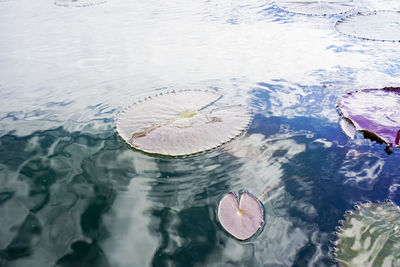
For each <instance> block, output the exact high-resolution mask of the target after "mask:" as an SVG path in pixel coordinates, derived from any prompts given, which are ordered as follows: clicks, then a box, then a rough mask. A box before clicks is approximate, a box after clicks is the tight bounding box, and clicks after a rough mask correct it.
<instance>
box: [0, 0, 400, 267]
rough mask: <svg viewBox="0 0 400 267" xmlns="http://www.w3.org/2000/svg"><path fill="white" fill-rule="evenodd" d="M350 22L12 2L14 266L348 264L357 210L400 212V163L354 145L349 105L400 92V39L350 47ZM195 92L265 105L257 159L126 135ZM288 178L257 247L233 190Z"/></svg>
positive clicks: (275, 194) (7, 140) (391, 4)
mask: <svg viewBox="0 0 400 267" xmlns="http://www.w3.org/2000/svg"><path fill="white" fill-rule="evenodd" d="M97 1H98V2H101V1H100V0H97ZM356 5H357V6H358V9H359V10H361V11H371V10H375V9H378V10H399V9H400V3H399V2H398V1H382V0H380V1H372V0H368V1H357V2H356ZM339 17H340V16H326V17H316V16H305V15H295V14H291V13H287V12H284V11H281V10H280V9H278V8H277V7H276V5H275V4H274V2H272V1H259V0H244V1H229V0H219V1H206V0H193V1H181V0H169V1H161V0H149V1H122V0H109V1H108V2H106V3H103V4H99V5H93V6H90V7H84V8H77V7H61V6H57V5H55V4H54V2H53V1H51V0H35V1H29V0H10V1H0V100H1V110H0V171H1V172H0V265H1V266H12V267H14V266H23V267H25V266H32V267H33V266H39V267H41V266H117V267H118V266H121V267H122V266H149V265H151V266H336V263H335V262H334V261H333V260H332V258H331V256H330V252H329V250H330V247H331V244H330V241H332V240H334V235H333V232H334V230H335V227H336V226H338V225H339V223H338V221H339V220H340V219H342V218H343V213H344V212H345V211H346V210H349V209H351V208H352V207H353V205H354V204H356V203H358V202H363V201H367V200H371V201H382V200H384V199H387V198H389V199H392V200H393V201H394V202H395V203H397V204H400V194H399V193H398V191H397V189H398V188H399V186H400V167H399V161H400V153H399V151H394V153H392V154H391V155H388V154H387V153H386V152H385V151H384V148H385V146H384V145H381V144H377V143H375V142H371V141H369V140H365V139H363V138H362V135H361V134H359V135H357V138H356V139H355V140H351V139H349V138H348V137H346V136H345V135H344V134H343V133H342V131H341V129H340V126H339V123H338V122H339V119H340V116H339V114H338V112H337V110H336V107H335V105H336V102H337V99H338V97H339V96H341V95H342V94H344V93H346V92H349V91H353V90H356V89H361V88H380V87H385V86H399V84H400V53H399V49H400V44H399V43H388V42H372V41H365V40H361V39H354V38H349V37H347V36H345V35H343V34H340V33H338V32H336V31H335V30H334V23H335V22H336V20H337V19H338V18H339ZM186 88H199V89H209V90H214V91H216V92H218V93H221V94H223V95H224V97H223V98H222V99H221V102H222V101H224V102H226V103H230V104H231V103H242V104H245V105H246V106H247V107H248V108H249V110H251V112H252V113H253V114H254V118H253V122H252V124H251V125H250V127H249V129H248V131H247V133H246V135H245V136H243V137H242V139H241V140H248V141H247V142H248V143H250V144H253V148H254V149H253V150H254V151H255V152H254V151H253V152H254V153H255V155H254V157H253V156H250V157H236V156H234V155H232V154H230V153H228V152H229V149H227V148H225V147H222V148H218V149H216V150H213V151H211V152H207V153H203V154H199V155H196V156H192V157H187V158H178V159H175V158H165V157H154V156H149V155H146V154H143V153H141V152H138V151H134V150H132V149H130V148H129V147H128V146H127V145H125V144H124V143H123V141H122V140H121V139H120V138H118V136H117V134H116V133H115V130H114V121H115V118H116V116H117V114H118V113H119V111H121V110H122V109H123V108H124V107H126V106H128V105H129V104H131V103H133V102H136V101H138V100H139V99H142V98H144V97H146V96H149V95H155V94H157V93H159V92H163V91H169V90H174V89H175V90H176V89H186ZM243 149H244V150H245V149H246V147H244V148H243ZM293 178H296V179H293ZM285 179H292V180H290V181H288V182H286V183H284V184H283V185H281V186H280V187H278V188H276V189H274V190H273V191H271V192H270V193H269V194H267V195H266V196H265V198H264V200H263V203H264V206H265V212H266V215H265V220H266V223H265V225H264V227H263V229H262V231H260V232H259V233H258V234H257V235H256V236H255V237H253V238H251V239H250V240H248V241H244V242H243V241H238V240H236V239H234V238H233V237H231V236H230V235H229V234H227V233H226V232H225V231H224V230H223V228H222V227H221V225H220V224H219V222H218V219H217V216H216V209H217V206H218V202H219V200H220V199H221V198H222V197H223V196H224V195H225V194H226V193H228V192H229V191H236V192H238V191H241V190H248V191H250V192H251V193H253V194H255V195H259V194H261V193H262V192H263V191H264V190H266V189H267V188H269V187H270V186H272V185H274V184H276V183H278V182H279V181H282V180H285Z"/></svg>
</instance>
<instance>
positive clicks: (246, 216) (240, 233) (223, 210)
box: [218, 192, 264, 240]
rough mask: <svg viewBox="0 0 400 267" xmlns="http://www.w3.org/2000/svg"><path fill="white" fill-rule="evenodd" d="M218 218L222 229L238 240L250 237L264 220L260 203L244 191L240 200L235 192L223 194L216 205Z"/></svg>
mask: <svg viewBox="0 0 400 267" xmlns="http://www.w3.org/2000/svg"><path fill="white" fill-rule="evenodd" d="M218 219H219V221H220V223H221V225H222V227H224V229H225V230H226V231H227V232H228V233H230V234H231V235H233V236H234V237H235V238H237V239H239V240H246V239H249V238H250V237H252V236H253V235H254V234H255V233H256V232H257V231H258V230H259V229H260V228H261V226H262V224H263V222H264V208H263V205H262V203H261V202H260V201H259V200H258V199H257V198H256V197H254V196H253V195H251V194H250V193H248V192H244V193H243V194H242V196H241V197H240V202H238V198H237V197H236V194H235V193H233V192H230V193H229V194H227V195H226V196H224V197H223V198H222V199H221V201H220V203H219V206H218Z"/></svg>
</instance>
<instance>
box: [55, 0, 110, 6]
mask: <svg viewBox="0 0 400 267" xmlns="http://www.w3.org/2000/svg"><path fill="white" fill-rule="evenodd" d="M105 2H107V1H106V0H55V2H54V4H56V5H57V6H64V7H88V6H94V5H99V4H103V3H105Z"/></svg>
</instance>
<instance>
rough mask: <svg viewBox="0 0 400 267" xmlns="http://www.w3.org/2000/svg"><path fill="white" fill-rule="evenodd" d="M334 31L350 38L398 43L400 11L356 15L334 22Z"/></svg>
mask: <svg viewBox="0 0 400 267" xmlns="http://www.w3.org/2000/svg"><path fill="white" fill-rule="evenodd" d="M336 29H337V30H338V31H339V32H341V33H344V34H346V35H348V36H351V37H356V38H362V39H368V40H378V41H392V42H394V41H399V42H400V11H375V12H373V13H367V14H362V13H357V14H354V15H350V16H347V17H345V18H342V19H340V20H339V21H338V22H336Z"/></svg>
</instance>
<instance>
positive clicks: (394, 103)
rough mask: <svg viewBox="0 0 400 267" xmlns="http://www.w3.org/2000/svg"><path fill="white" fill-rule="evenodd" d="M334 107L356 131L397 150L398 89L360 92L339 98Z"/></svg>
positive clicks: (398, 125)
mask: <svg viewBox="0 0 400 267" xmlns="http://www.w3.org/2000/svg"><path fill="white" fill-rule="evenodd" d="M337 107H338V108H339V111H340V113H341V114H342V116H343V117H344V118H346V119H348V120H350V121H351V122H352V123H353V125H354V126H355V128H356V129H357V130H359V131H363V132H366V133H367V134H368V135H372V136H375V137H377V138H378V139H379V140H382V141H383V142H385V143H386V144H388V145H389V146H390V147H400V143H399V138H400V88H394V87H386V88H383V89H364V90H361V91H357V92H351V93H348V94H346V95H344V96H342V97H341V98H340V99H339V101H338V105H337Z"/></svg>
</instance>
